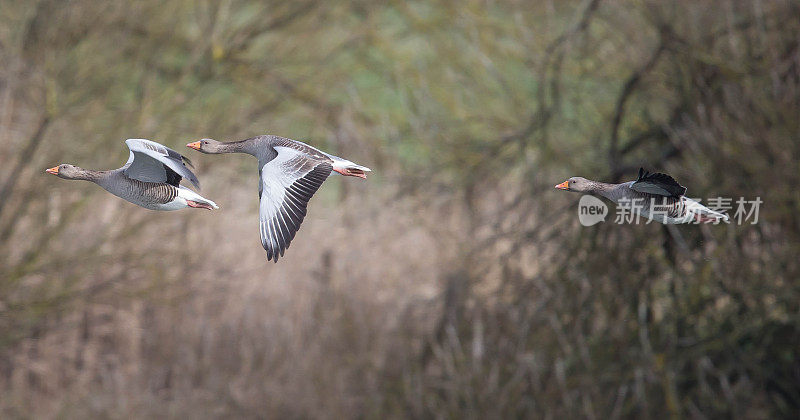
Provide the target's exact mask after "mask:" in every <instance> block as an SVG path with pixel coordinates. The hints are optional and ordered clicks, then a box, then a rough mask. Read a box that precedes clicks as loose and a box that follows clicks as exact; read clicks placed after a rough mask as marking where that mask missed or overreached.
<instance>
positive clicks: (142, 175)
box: [123, 139, 200, 188]
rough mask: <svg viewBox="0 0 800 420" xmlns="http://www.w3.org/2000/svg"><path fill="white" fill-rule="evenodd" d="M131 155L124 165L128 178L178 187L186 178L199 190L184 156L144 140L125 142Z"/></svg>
mask: <svg viewBox="0 0 800 420" xmlns="http://www.w3.org/2000/svg"><path fill="white" fill-rule="evenodd" d="M125 144H126V145H128V149H130V151H131V155H130V157H129V158H128V162H127V163H126V164H125V166H124V167H123V168H124V170H123V171H124V173H125V175H127V176H128V177H129V178H133V179H138V180H139V181H144V182H164V183H168V184H171V185H174V186H176V187H177V186H178V183H180V181H181V178H186V179H188V180H189V181H191V183H192V184H194V186H195V187H197V188H200V182H199V181H198V180H197V177H196V176H195V175H194V173H192V171H191V170H189V168H188V167H186V164H188V165H189V166H191V165H192V162H191V161H190V160H189V158H187V157H186V156H183V155H181V154H180V153H178V152H176V151H174V150H172V149H170V148H169V147H166V146H164V145H162V144H159V143H156V142H154V141H150V140H145V139H128V140H125Z"/></svg>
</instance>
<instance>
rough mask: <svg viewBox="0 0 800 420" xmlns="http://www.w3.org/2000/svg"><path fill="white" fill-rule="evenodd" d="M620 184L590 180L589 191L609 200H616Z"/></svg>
mask: <svg viewBox="0 0 800 420" xmlns="http://www.w3.org/2000/svg"><path fill="white" fill-rule="evenodd" d="M620 185H622V184H606V183H605V182H598V181H591V185H590V187H589V191H588V192H589V193H591V194H596V195H599V196H601V197H605V198H608V199H609V200H616V199H617V198H618V197H617V195H618V192H619V191H618V190H619V187H620Z"/></svg>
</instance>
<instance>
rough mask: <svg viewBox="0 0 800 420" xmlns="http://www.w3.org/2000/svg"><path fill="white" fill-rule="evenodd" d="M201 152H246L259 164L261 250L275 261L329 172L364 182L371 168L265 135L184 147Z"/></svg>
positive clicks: (208, 140)
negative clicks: (262, 248)
mask: <svg viewBox="0 0 800 420" xmlns="http://www.w3.org/2000/svg"><path fill="white" fill-rule="evenodd" d="M186 146H187V147H190V148H192V149H195V150H198V151H200V152H203V153H211V154H218V153H246V154H248V155H253V156H255V157H256V158H257V159H258V177H259V181H260V182H259V184H258V197H259V200H260V205H259V210H258V215H259V221H260V230H259V232H260V234H261V246H263V247H264V250H266V251H267V260H268V261H269V260H274V261H275V262H276V263H277V262H278V257H282V256H283V254H284V252H285V251H286V248H288V247H289V244H290V243H291V242H292V239H294V236H295V234H296V233H297V230H298V229H300V224H301V223H303V218H305V215H306V207H307V206H308V201H309V200H310V199H311V196H313V195H314V193H315V192H316V191H317V190H318V189H319V187H320V186H321V185H322V183H323V182H324V181H325V180H326V179H327V178H328V176H330V175H331V172H332V171H335V172H338V173H340V174H342V175H344V176H355V177H359V178H364V179H366V177H367V174H366V173H367V172H370V169H369V168H367V167H364V166H360V165H356V164H355V163H353V162H350V161H349V160H345V159H342V158H340V157H337V156H333V155H329V154H327V153H325V152H323V151H321V150H319V149H316V148H314V147H311V146H309V145H307V144H305V143H302V142H299V141H296V140H291V139H287V138H284V137H278V136H271V135H264V136H257V137H253V138H249V139H246V140H241V141H234V142H227V143H222V142H219V141H216V140H212V139H202V140H200V141H196V142H193V143H189V144H187V145H186Z"/></svg>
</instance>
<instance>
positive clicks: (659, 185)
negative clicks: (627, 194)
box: [631, 168, 686, 198]
mask: <svg viewBox="0 0 800 420" xmlns="http://www.w3.org/2000/svg"><path fill="white" fill-rule="evenodd" d="M631 189H632V190H634V191H639V192H642V193H648V194H656V195H662V196H665V197H676V198H677V197H680V196H682V195H684V194H686V187H684V186H682V185H681V184H678V181H675V179H674V178H672V177H671V176H669V175H667V174H662V173H654V174H651V173H650V172H647V171H645V170H644V168H639V177H638V178H637V179H636V181H633V184H631Z"/></svg>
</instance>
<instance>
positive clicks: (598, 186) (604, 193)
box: [555, 168, 728, 224]
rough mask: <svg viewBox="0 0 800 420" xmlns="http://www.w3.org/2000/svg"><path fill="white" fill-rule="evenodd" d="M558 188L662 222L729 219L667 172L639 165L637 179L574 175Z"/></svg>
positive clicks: (678, 222) (675, 222) (700, 221)
mask: <svg viewBox="0 0 800 420" xmlns="http://www.w3.org/2000/svg"><path fill="white" fill-rule="evenodd" d="M555 187H556V188H557V189H559V190H564V191H574V192H580V193H587V194H593V195H599V196H601V197H605V198H607V199H609V200H611V201H613V202H614V203H615V204H617V205H618V206H626V207H629V208H630V209H631V211H634V212H637V213H639V214H640V215H641V216H643V217H646V218H652V219H653V220H655V221H657V222H660V223H663V224H680V223H706V222H720V221H727V220H728V216H727V215H725V214H723V213H720V212H718V211H714V210H711V209H709V208H708V207H706V206H704V205H702V204H700V203H698V202H697V201H695V200H692V199H691V198H688V197H686V196H685V195H684V194H686V187H684V186H682V185H680V184H678V182H677V181H675V179H674V178H672V177H671V176H669V175H667V174H662V173H650V172H647V171H645V170H644V168H639V176H638V177H637V178H636V180H635V181H629V182H623V183H621V184H607V183H604V182H598V181H592V180H589V179H586V178H582V177H572V178H570V179H568V180H566V181H564V182H562V183H560V184H558V185H556V186H555Z"/></svg>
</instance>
